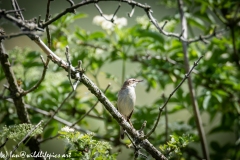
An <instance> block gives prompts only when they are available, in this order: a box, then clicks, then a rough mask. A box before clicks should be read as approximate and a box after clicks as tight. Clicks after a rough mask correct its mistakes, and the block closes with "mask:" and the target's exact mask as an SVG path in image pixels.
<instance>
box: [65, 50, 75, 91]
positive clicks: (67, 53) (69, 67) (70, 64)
mask: <svg viewBox="0 0 240 160" xmlns="http://www.w3.org/2000/svg"><path fill="white" fill-rule="evenodd" d="M65 55H66V59H67V63H68V80H69V82H70V84H71V87H72V89H73V90H75V88H74V86H73V83H72V80H71V66H72V63H71V60H70V54H69V47H68V46H66V52H65Z"/></svg>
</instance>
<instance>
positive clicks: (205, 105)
mask: <svg viewBox="0 0 240 160" xmlns="http://www.w3.org/2000/svg"><path fill="white" fill-rule="evenodd" d="M210 99H211V95H207V96H205V97H204V100H203V108H204V109H205V110H207V108H208V106H209V101H210Z"/></svg>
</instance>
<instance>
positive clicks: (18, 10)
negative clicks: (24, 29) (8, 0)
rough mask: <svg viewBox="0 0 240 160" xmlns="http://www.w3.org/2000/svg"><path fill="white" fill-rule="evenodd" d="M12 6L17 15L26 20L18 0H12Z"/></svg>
mask: <svg viewBox="0 0 240 160" xmlns="http://www.w3.org/2000/svg"><path fill="white" fill-rule="evenodd" d="M12 7H13V9H14V10H15V11H16V12H15V17H16V18H18V19H21V20H23V21H24V17H23V15H22V12H21V11H22V10H21V9H20V7H19V5H18V2H17V0H12Z"/></svg>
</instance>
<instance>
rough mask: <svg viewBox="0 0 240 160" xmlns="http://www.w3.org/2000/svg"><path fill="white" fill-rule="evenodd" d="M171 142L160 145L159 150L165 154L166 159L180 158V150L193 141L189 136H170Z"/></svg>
mask: <svg viewBox="0 0 240 160" xmlns="http://www.w3.org/2000/svg"><path fill="white" fill-rule="evenodd" d="M170 137H171V140H170V141H169V142H167V144H164V145H160V146H159V148H160V150H161V151H162V152H163V153H164V154H165V155H168V158H173V157H174V156H175V158H177V157H179V156H182V151H181V149H182V148H184V147H186V146H187V145H188V143H190V142H192V141H193V137H192V136H190V135H183V136H178V135H170Z"/></svg>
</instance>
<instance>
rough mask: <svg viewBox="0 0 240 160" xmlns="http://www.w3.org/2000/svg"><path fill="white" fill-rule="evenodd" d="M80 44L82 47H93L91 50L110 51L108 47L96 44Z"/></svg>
mask: <svg viewBox="0 0 240 160" xmlns="http://www.w3.org/2000/svg"><path fill="white" fill-rule="evenodd" d="M78 44H79V45H82V46H87V47H91V48H94V49H101V50H104V51H108V48H107V47H104V46H100V45H94V44H90V43H86V42H79V43H78Z"/></svg>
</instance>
